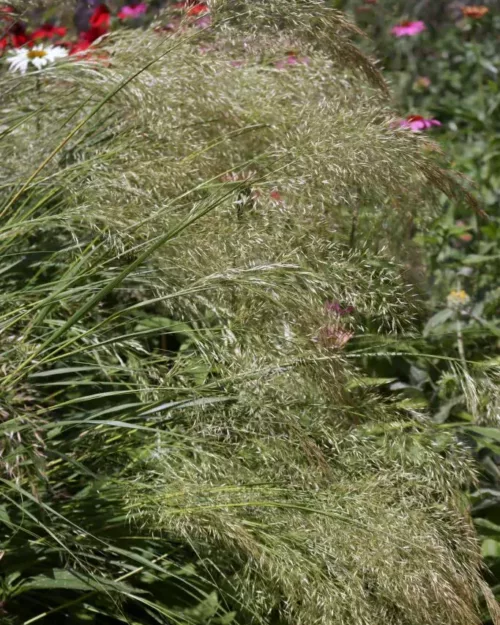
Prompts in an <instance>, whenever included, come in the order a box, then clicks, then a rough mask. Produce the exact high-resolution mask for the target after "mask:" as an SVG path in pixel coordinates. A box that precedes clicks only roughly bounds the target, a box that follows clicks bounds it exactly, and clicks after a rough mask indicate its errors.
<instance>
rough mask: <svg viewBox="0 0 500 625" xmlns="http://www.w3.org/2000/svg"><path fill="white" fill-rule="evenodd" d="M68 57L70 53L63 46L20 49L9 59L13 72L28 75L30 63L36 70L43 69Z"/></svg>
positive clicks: (11, 54) (12, 53)
mask: <svg viewBox="0 0 500 625" xmlns="http://www.w3.org/2000/svg"><path fill="white" fill-rule="evenodd" d="M65 56H68V51H67V50H66V49H65V48H62V47H61V46H44V45H37V46H33V47H32V48H20V49H19V50H15V51H14V52H11V53H10V54H9V56H8V57H7V63H8V64H9V65H10V68H9V69H10V71H11V72H21V74H26V72H27V71H28V67H29V65H30V63H31V64H32V65H34V66H35V67H36V69H42V67H45V65H47V64H48V63H54V61H56V60H57V59H61V58H63V57H65Z"/></svg>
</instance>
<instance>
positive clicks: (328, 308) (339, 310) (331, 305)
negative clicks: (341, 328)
mask: <svg viewBox="0 0 500 625" xmlns="http://www.w3.org/2000/svg"><path fill="white" fill-rule="evenodd" d="M354 311H355V308H354V306H347V307H346V308H343V307H342V306H341V305H340V303H339V302H325V312H327V313H334V314H336V315H338V316H339V317H344V316H345V315H352V314H353V313H354Z"/></svg>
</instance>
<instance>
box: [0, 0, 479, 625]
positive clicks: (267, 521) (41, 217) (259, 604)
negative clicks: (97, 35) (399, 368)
mask: <svg viewBox="0 0 500 625" xmlns="http://www.w3.org/2000/svg"><path fill="white" fill-rule="evenodd" d="M306 9H307V10H306ZM227 11H228V8H227V6H225V5H223V4H221V5H218V4H215V6H214V14H213V16H214V25H213V28H211V29H209V30H206V31H205V30H203V31H197V30H196V29H195V28H191V27H190V28H188V30H187V34H186V33H185V34H183V35H182V36H179V35H178V34H175V35H172V36H169V37H164V35H159V34H158V33H156V32H154V31H151V32H149V31H147V32H144V33H142V34H138V33H137V32H134V33H133V34H130V35H116V36H112V37H110V38H109V39H108V40H107V41H105V42H103V44H102V45H101V47H100V48H99V49H98V51H96V52H95V54H96V56H95V57H94V59H93V60H92V59H91V60H87V61H79V62H73V61H71V62H69V63H66V64H62V65H60V66H54V67H49V68H47V70H44V71H42V72H39V73H37V74H36V75H35V74H31V75H30V74H28V75H27V76H25V77H16V76H13V75H11V74H7V73H3V74H2V76H1V81H2V82H3V85H2V93H4V94H6V95H5V97H4V102H3V104H2V106H3V112H4V118H5V125H4V129H3V133H4V137H3V140H2V142H1V143H0V146H1V147H0V149H1V155H2V161H3V162H4V163H5V164H6V166H5V169H4V172H3V174H2V179H1V181H0V184H1V185H2V193H3V199H2V210H1V211H0V213H1V215H2V224H1V230H0V233H1V241H0V244H1V247H2V271H1V272H0V281H1V285H2V289H1V293H2V300H3V301H2V311H3V312H2V316H1V323H2V335H1V336H2V338H1V340H2V350H1V351H2V353H3V356H2V362H1V366H2V371H3V373H4V378H3V380H2V385H1V393H2V424H1V426H2V434H3V441H4V442H3V448H2V450H3V459H4V472H3V477H2V482H1V483H2V491H3V495H4V502H5V503H4V504H3V507H2V508H1V517H0V518H1V521H2V524H3V530H2V537H1V543H0V544H1V547H2V550H3V551H4V552H5V555H4V563H5V571H6V573H5V576H4V597H5V603H4V607H3V609H4V611H5V618H6V619H7V620H8V622H12V623H16V624H17V623H23V624H24V625H29V624H30V623H34V622H37V621H42V620H44V619H45V620H46V621H47V622H54V623H63V622H68V620H69V622H79V621H87V622H88V621H91V622H95V623H99V624H101V623H102V624H107V623H118V622H131V623H140V624H141V625H142V624H144V625H146V624H149V623H154V622H159V623H171V622H172V621H175V622H190V623H193V622H196V623H197V622H203V623H204V622H207V621H211V622H216V623H217V622H220V623H227V622H229V621H230V620H233V619H234V620H237V621H241V622H249V621H252V622H254V621H256V622H290V623H304V624H308V625H309V624H311V625H312V624H313V623H314V624H316V623H325V624H326V623H331V622H333V623H339V624H341V623H346V624H347V623H356V624H358V623H366V624H370V625H371V624H375V623H379V622H381V621H384V622H386V623H394V624H395V623H398V624H408V625H410V624H411V625H413V624H415V625H417V624H418V625H424V624H427V623H431V622H432V623H434V622H436V621H439V622H440V623H443V624H447V623H450V624H451V623H454V624H455V623H464V624H465V623H467V624H468V625H470V623H471V622H474V621H475V620H477V617H476V609H477V605H478V600H479V597H480V593H481V589H482V586H481V581H480V577H479V566H480V560H479V556H478V553H477V548H476V543H475V537H474V533H473V531H472V529H471V525H470V523H469V521H468V519H467V515H466V509H465V505H464V502H463V501H462V499H461V497H460V495H459V489H460V488H461V487H462V486H463V485H464V484H465V483H468V482H469V481H470V480H471V479H472V478H473V474H472V469H471V465H470V462H469V459H468V457H467V455H466V453H465V451H464V450H463V449H462V448H461V447H460V446H459V445H458V444H457V443H456V441H454V439H453V438H452V437H449V436H447V435H443V434H442V433H440V434H439V435H437V433H436V432H435V431H434V430H433V428H432V426H431V424H429V423H428V422H427V420H426V419H425V416H423V415H420V414H415V411H409V410H407V409H406V407H405V405H404V403H396V402H393V401H391V400H389V399H387V397H385V396H384V393H383V392H382V390H383V387H384V384H386V383H387V380H384V379H377V380H373V379H372V380H366V379H365V378H363V376H362V373H361V370H360V369H359V367H358V366H357V363H358V362H359V361H360V359H361V356H362V355H363V351H362V344H361V343H360V345H359V349H357V341H358V337H361V336H362V334H363V333H373V332H377V333H380V334H386V335H388V336H389V337H392V336H398V333H400V332H402V331H410V330H411V327H412V323H413V320H414V318H415V317H416V316H417V315H418V313H419V303H418V299H417V298H416V296H415V294H414V292H413V290H412V288H411V287H410V286H409V279H408V276H407V275H406V273H405V269H404V265H403V264H402V263H403V262H404V261H407V259H408V258H409V257H411V245H410V243H409V241H410V232H411V226H412V224H413V223H414V222H415V220H418V221H419V222H425V219H426V216H427V215H429V214H431V212H432V201H433V198H434V197H435V196H436V195H437V193H438V191H440V190H442V189H443V188H445V189H448V190H450V192H452V191H453V189H454V188H455V187H454V186H453V180H452V178H451V177H450V174H448V173H446V172H445V171H443V170H442V169H441V167H440V165H439V163H437V162H434V161H433V160H432V158H431V157H432V155H433V152H432V151H430V150H429V147H431V146H430V144H427V143H425V142H424V141H423V140H422V141H420V140H417V139H415V137H413V136H411V135H410V134H409V133H407V132H405V131H404V130H395V129H394V127H393V124H392V115H391V112H390V110H389V109H388V108H387V105H386V103H385V100H384V96H383V94H381V93H380V92H379V91H377V90H376V88H375V86H376V85H377V84H379V83H380V82H381V78H380V76H379V74H378V73H377V71H376V69H375V68H374V66H373V65H372V64H371V63H370V62H369V61H368V60H366V59H364V57H362V56H361V55H360V54H359V53H358V52H356V51H355V50H354V48H352V46H351V44H350V43H349V42H348V39H347V37H348V34H349V30H350V27H348V26H347V25H346V24H345V22H344V20H343V18H341V17H340V16H339V15H338V14H337V13H335V12H331V11H328V10H327V9H325V8H324V7H323V6H322V5H320V4H319V3H318V4H314V5H311V3H307V4H306V3H303V2H293V3H290V2H287V3H286V4H285V3H283V2H275V3H272V4H267V3H266V4H265V6H264V3H259V2H252V3H246V2H245V3H239V5H238V6H236V7H235V6H233V7H232V9H231V11H229V13H228V12H227ZM328 29H333V30H332V31H329V30H328ZM329 32H338V33H339V34H338V37H337V38H335V43H334V44H332V41H331V37H328V36H327V34H328V33H329ZM139 51H140V52H139ZM103 59H104V61H105V62H104V63H103ZM283 59H285V62H286V63H285V65H283V64H282V61H283ZM367 79H369V81H370V84H368V85H366V84H365V83H366V80H367ZM374 85H375V86H374ZM40 136H41V137H43V140H42V141H40V139H39V137H40ZM27 154H29V155H30V157H31V158H30V160H28V159H27V158H26V155H27ZM351 346H352V349H351ZM347 347H349V349H347Z"/></svg>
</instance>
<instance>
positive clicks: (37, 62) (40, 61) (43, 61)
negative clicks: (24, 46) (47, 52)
mask: <svg viewBox="0 0 500 625" xmlns="http://www.w3.org/2000/svg"><path fill="white" fill-rule="evenodd" d="M31 62H32V63H33V65H34V66H35V67H36V68H37V69H42V67H45V66H46V65H47V63H48V62H49V59H48V58H47V57H46V56H38V57H36V58H34V59H31Z"/></svg>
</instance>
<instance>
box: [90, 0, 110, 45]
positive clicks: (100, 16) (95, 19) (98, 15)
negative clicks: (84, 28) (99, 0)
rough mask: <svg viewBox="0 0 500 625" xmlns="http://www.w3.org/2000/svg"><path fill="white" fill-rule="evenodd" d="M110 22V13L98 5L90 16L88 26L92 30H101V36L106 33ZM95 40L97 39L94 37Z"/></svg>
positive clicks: (104, 6)
mask: <svg viewBox="0 0 500 625" xmlns="http://www.w3.org/2000/svg"><path fill="white" fill-rule="evenodd" d="M110 22H111V11H110V10H109V9H108V7H107V6H106V5H105V4H100V5H99V6H98V7H97V8H96V9H95V11H94V12H93V13H92V15H91V16H90V20H89V24H90V27H91V29H92V28H101V29H103V32H102V34H103V35H104V33H106V32H108V29H109V24H110ZM96 39H97V37H96Z"/></svg>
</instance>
